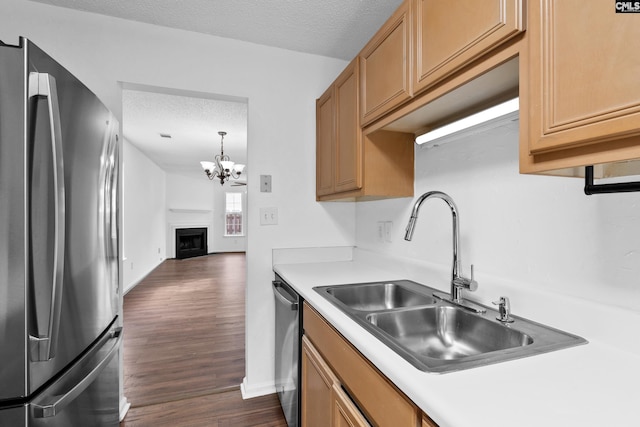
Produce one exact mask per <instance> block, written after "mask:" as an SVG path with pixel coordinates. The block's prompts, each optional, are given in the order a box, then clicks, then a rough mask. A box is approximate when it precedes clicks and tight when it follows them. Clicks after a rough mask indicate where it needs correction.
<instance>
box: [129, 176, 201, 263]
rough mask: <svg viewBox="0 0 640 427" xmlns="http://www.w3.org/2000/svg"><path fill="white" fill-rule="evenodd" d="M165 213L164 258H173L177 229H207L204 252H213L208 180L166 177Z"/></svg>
mask: <svg viewBox="0 0 640 427" xmlns="http://www.w3.org/2000/svg"><path fill="white" fill-rule="evenodd" d="M203 175H204V174H203ZM201 178H204V177H201ZM165 209H167V224H166V242H167V258H175V256H176V250H175V247H176V246H175V244H176V228H190V227H206V228H207V249H208V252H213V247H214V244H213V229H214V226H213V212H214V202H213V190H212V189H211V182H209V180H207V179H196V178H193V177H189V176H185V175H179V174H175V173H168V174H167V206H166V207H165ZM125 232H126V230H125Z"/></svg>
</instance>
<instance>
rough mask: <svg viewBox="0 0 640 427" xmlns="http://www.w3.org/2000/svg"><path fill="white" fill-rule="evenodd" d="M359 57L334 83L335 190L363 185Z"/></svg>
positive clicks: (356, 187)
mask: <svg viewBox="0 0 640 427" xmlns="http://www.w3.org/2000/svg"><path fill="white" fill-rule="evenodd" d="M358 64H359V59H358V58H357V57H356V58H355V59H354V60H353V61H352V62H351V64H349V66H348V67H347V68H346V69H345V70H344V71H343V72H342V73H341V74H340V76H339V77H338V78H337V79H336V81H335V83H334V85H335V92H334V93H335V95H334V96H335V116H336V145H335V150H336V151H335V154H336V158H335V191H336V192H341V191H349V190H357V189H359V188H361V187H362V131H361V130H360V108H359V106H360V102H359V99H358V81H359V79H358V71H359V67H358Z"/></svg>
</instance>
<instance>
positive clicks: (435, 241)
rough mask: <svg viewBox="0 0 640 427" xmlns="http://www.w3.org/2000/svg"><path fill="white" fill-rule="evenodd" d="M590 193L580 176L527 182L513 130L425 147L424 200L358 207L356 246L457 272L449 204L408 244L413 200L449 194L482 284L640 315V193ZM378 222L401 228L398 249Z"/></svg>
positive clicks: (427, 214) (430, 209) (427, 215)
mask: <svg viewBox="0 0 640 427" xmlns="http://www.w3.org/2000/svg"><path fill="white" fill-rule="evenodd" d="M635 179H638V177H635ZM583 187H584V181H583V180H581V179H575V178H556V177H545V176H529V175H520V174H519V172H518V128H517V123H516V124H512V125H509V126H507V127H502V128H498V129H494V130H491V131H489V132H487V133H484V134H482V135H476V136H474V137H471V138H466V139H465V140H462V141H459V142H452V143H450V144H448V145H444V146H440V147H436V148H434V149H428V150H426V149H422V148H417V149H416V183H415V196H416V197H414V198H411V199H397V200H389V201H380V202H366V203H359V204H358V205H357V237H356V244H357V245H358V246H359V247H361V248H365V249H370V250H374V251H378V252H382V253H388V254H394V255H396V256H400V257H406V258H412V259H416V260H421V261H422V260H424V261H428V262H431V263H435V264H438V265H441V266H443V267H445V268H446V269H448V270H449V271H450V268H451V253H452V248H451V241H452V239H451V214H450V211H449V208H448V207H447V206H446V204H445V203H444V202H443V201H441V200H428V201H426V202H425V203H424V204H423V205H422V207H421V209H420V213H419V218H418V221H417V226H416V230H415V234H414V238H413V241H411V242H406V241H404V240H403V236H404V229H405V227H406V225H407V221H408V219H409V214H410V212H411V208H412V206H413V202H414V200H415V198H417V197H418V196H419V195H421V194H422V193H424V192H427V191H432V190H441V191H444V192H445V193H447V194H449V195H450V196H451V197H452V198H453V199H454V201H455V202H456V204H457V206H458V208H459V211H460V218H461V220H460V224H461V254H462V263H463V270H464V272H465V273H466V275H467V276H468V274H469V264H471V263H473V264H474V265H475V272H476V277H477V280H478V282H479V286H480V287H485V290H486V288H490V287H491V283H490V281H488V280H487V281H483V280H482V278H483V275H489V276H495V277H499V278H504V279H507V280H509V281H511V282H513V283H514V284H515V285H516V286H529V287H540V288H544V289H546V290H549V291H551V292H555V293H560V294H567V295H572V296H578V297H581V298H587V299H590V300H594V301H597V302H602V303H605V304H610V305H613V306H617V307H624V308H628V309H631V310H635V311H640V194H639V193H627V194H604V195H596V196H586V195H584V192H583ZM377 221H392V222H393V232H392V242H391V243H380V242H378V241H377ZM444 289H448V285H445V286H444ZM497 296H498V295H496V297H497ZM513 303H514V302H513V301H512V304H513ZM516 304H517V302H516Z"/></svg>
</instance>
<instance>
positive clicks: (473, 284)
mask: <svg viewBox="0 0 640 427" xmlns="http://www.w3.org/2000/svg"><path fill="white" fill-rule="evenodd" d="M477 289H478V282H476V281H475V280H474V279H473V264H471V279H470V280H469V290H470V291H471V292H473V291H475V290H477Z"/></svg>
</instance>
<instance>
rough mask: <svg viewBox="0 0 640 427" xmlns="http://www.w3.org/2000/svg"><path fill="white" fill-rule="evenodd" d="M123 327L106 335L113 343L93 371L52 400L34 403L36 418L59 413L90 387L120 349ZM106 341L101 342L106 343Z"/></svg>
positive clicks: (52, 397) (53, 415)
mask: <svg viewBox="0 0 640 427" xmlns="http://www.w3.org/2000/svg"><path fill="white" fill-rule="evenodd" d="M121 331H122V328H121V327H118V328H115V329H114V330H112V331H110V332H109V333H108V334H107V335H106V336H105V339H106V341H109V340H112V341H113V344H112V345H111V348H110V349H109V350H108V352H107V354H106V355H105V356H104V357H103V358H102V360H100V362H98V363H97V364H96V366H95V367H94V368H93V369H91V371H90V372H89V373H88V374H87V375H86V376H85V377H84V378H83V379H82V380H81V381H79V382H78V383H77V384H75V385H74V386H73V388H71V389H70V390H69V391H68V392H66V393H64V394H63V395H61V396H60V395H53V396H51V401H48V402H42V403H41V402H38V403H33V404H32V406H33V415H34V417H35V418H50V417H55V416H56V415H57V414H59V413H60V412H61V411H62V410H63V409H64V408H65V407H66V406H67V405H69V404H70V403H72V402H73V401H74V400H75V399H77V398H78V396H80V395H81V394H82V393H83V392H84V391H85V390H86V389H87V387H89V386H90V385H91V384H92V383H93V382H94V381H95V380H96V378H98V376H99V375H100V374H101V373H102V371H103V370H104V368H105V367H106V366H107V365H108V364H109V362H110V361H111V359H113V357H114V356H115V355H116V354H117V353H118V350H119V349H120V342H121V341H122V335H121ZM105 343H106V342H103V343H101V344H102V345H104V344H105Z"/></svg>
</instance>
